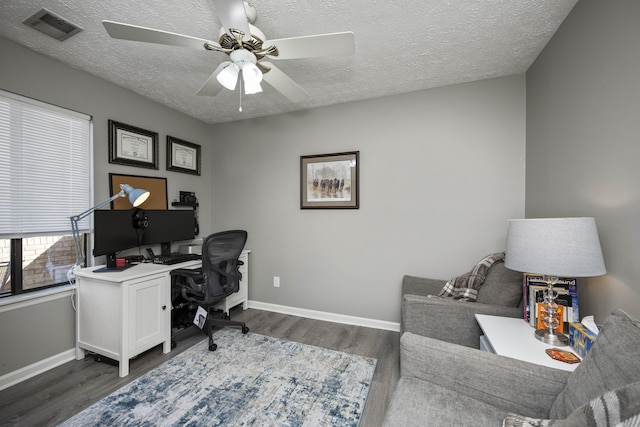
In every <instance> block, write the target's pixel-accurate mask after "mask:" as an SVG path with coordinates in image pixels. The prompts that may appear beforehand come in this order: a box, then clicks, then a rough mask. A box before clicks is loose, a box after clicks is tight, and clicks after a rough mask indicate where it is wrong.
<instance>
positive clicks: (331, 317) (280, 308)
mask: <svg viewBox="0 0 640 427" xmlns="http://www.w3.org/2000/svg"><path fill="white" fill-rule="evenodd" d="M248 307H249V308H255V309H256V310H264V311H273V312H275V313H283V314H290V315H292V316H300V317H307V318H309V319H316V320H325V321H327V322H335V323H344V324H347V325H356V326H364V327H367V328H374V329H383V330H386V331H393V332H400V324H399V323H395V322H387V321H384V320H376V319H368V318H365V317H355V316H347V315H344V314H336V313H328V312H326V311H316V310H307V309H304V308H296V307H289V306H285V305H278V304H270V303H267V302H260V301H251V300H249V301H248Z"/></svg>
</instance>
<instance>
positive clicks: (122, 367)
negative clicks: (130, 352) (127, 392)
mask: <svg viewBox="0 0 640 427" xmlns="http://www.w3.org/2000/svg"><path fill="white" fill-rule="evenodd" d="M118 375H120V378H122V377H126V376H127V375H129V359H127V358H125V357H122V360H120V362H119V364H118Z"/></svg>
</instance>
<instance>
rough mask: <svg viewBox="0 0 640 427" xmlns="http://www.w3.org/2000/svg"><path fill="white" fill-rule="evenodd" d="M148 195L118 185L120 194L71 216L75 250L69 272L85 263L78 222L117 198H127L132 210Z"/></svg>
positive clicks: (130, 187) (147, 193)
mask: <svg viewBox="0 0 640 427" xmlns="http://www.w3.org/2000/svg"><path fill="white" fill-rule="evenodd" d="M150 195H151V193H149V192H148V191H147V190H142V189H139V188H133V187H132V186H130V185H129V184H120V192H119V193H118V194H116V195H115V196H111V197H110V198H108V199H107V200H105V201H104V202H101V203H98V204H97V205H95V206H94V207H92V208H89V209H87V210H86V211H84V212H82V213H81V214H78V215H74V216H72V217H71V218H70V219H71V230H73V243H74V245H75V248H76V263H75V265H74V266H73V268H72V269H71V270H74V269H75V268H76V267H78V266H80V265H83V264H84V261H85V256H84V248H83V247H82V246H83V245H82V242H81V239H80V232H79V230H78V222H80V220H82V219H83V218H85V217H87V216H88V215H90V214H91V213H92V212H93V211H95V210H96V209H98V208H101V207H103V206H104V205H106V204H107V203H111V202H112V201H114V200H115V199H117V198H118V197H125V196H129V202H130V203H131V205H132V206H133V207H134V208H136V207H138V206H140V205H141V204H143V203H144V202H145V201H146V200H147V199H148V198H149V196H150Z"/></svg>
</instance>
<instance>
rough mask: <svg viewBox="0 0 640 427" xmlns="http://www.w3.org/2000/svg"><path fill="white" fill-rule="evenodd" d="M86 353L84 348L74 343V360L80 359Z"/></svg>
mask: <svg viewBox="0 0 640 427" xmlns="http://www.w3.org/2000/svg"><path fill="white" fill-rule="evenodd" d="M86 355H87V354H86V352H85V350H84V348H81V347H78V346H77V345H76V360H82V359H84V358H85V356H86Z"/></svg>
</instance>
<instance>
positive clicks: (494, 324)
mask: <svg viewBox="0 0 640 427" xmlns="http://www.w3.org/2000/svg"><path fill="white" fill-rule="evenodd" d="M476 320H477V321H478V324H479V325H480V328H481V329H482V331H483V332H484V335H485V337H486V338H487V340H488V341H489V343H490V344H491V347H493V349H494V351H495V353H496V354H499V355H501V356H506V357H511V358H512V359H518V360H524V361H525V362H530V363H536V364H538V365H544V366H549V367H551V368H556V369H562V370H564V371H573V370H574V369H576V367H577V366H578V363H573V364H570V363H565V362H560V361H558V360H555V359H552V358H551V357H550V356H549V355H548V354H547V353H546V352H545V350H546V349H548V348H553V347H554V346H552V345H548V344H545V343H543V342H542V341H540V340H538V339H536V337H535V336H534V335H533V334H534V332H535V331H534V329H533V328H532V327H531V326H529V324H528V323H526V322H525V321H524V320H522V319H518V318H514V317H500V316H489V315H486V314H476ZM558 348H560V349H562V350H568V351H571V352H572V353H574V354H575V352H574V351H573V350H572V349H571V347H558ZM576 356H577V354H576Z"/></svg>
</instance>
